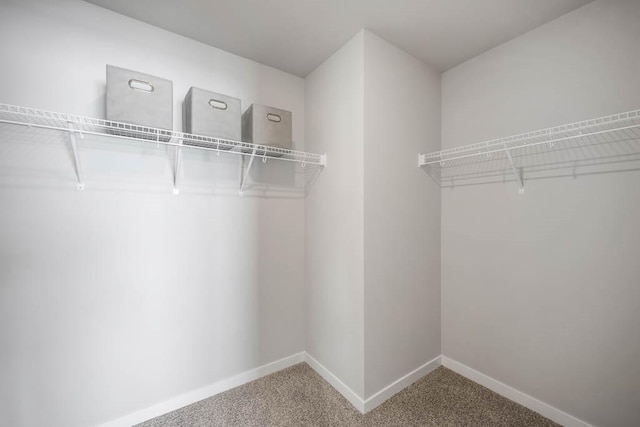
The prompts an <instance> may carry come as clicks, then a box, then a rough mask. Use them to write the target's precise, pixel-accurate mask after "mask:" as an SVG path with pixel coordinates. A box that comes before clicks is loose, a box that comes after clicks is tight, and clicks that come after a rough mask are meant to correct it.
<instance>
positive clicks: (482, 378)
mask: <svg viewBox="0 0 640 427" xmlns="http://www.w3.org/2000/svg"><path fill="white" fill-rule="evenodd" d="M442 364H443V365H444V366H445V367H446V368H449V369H451V370H452V371H454V372H457V373H458V374H460V375H462V376H463V377H466V378H468V379H470V380H471V381H475V382H477V383H478V384H480V385H483V386H485V387H486V388H488V389H489V390H492V391H494V392H496V393H498V394H499V395H501V396H504V397H506V398H507V399H510V400H513V401H514V402H516V403H519V404H521V405H522V406H525V407H527V408H529V409H531V410H532V411H536V412H537V413H539V414H540V415H542V416H544V417H547V418H549V419H550V420H552V421H555V422H556V423H558V424H561V425H563V426H565V427H592V426H591V424H588V423H586V422H584V421H582V420H579V419H578V418H576V417H574V416H572V415H569V414H567V413H566V412H562V411H561V410H559V409H557V408H554V407H553V406H551V405H549V404H546V403H544V402H542V401H540V400H538V399H536V398H535V397H531V396H529V395H528V394H525V393H523V392H521V391H519V390H516V389H515V388H513V387H510V386H508V385H506V384H504V383H502V382H500V381H498V380H495V379H493V378H491V377H490V376H488V375H485V374H483V373H482V372H478V371H476V370H475V369H473V368H470V367H468V366H466V365H463V364H462V363H460V362H456V361H455V360H453V359H450V358H448V357H446V356H442Z"/></svg>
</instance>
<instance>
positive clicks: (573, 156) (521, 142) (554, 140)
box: [418, 110, 640, 193]
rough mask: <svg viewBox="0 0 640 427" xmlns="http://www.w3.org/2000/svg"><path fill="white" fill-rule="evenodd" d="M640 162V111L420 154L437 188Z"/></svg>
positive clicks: (520, 183)
mask: <svg viewBox="0 0 640 427" xmlns="http://www.w3.org/2000/svg"><path fill="white" fill-rule="evenodd" d="M629 160H634V161H636V160H640V110H633V111H628V112H625V113H620V114H614V115H610V116H605V117H599V118H596V119H590V120H583V121H580V122H575V123H570V124H565V125H561V126H555V127H551V128H547V129H542V130H536V131H532V132H526V133H522V134H518V135H513V136H508V137H505V138H498V139H493V140H490V141H484V142H479V143H475V144H471V145H466V146H462V147H456V148H450V149H447V150H442V151H437V152H432V153H427V154H419V155H418V166H420V167H423V166H424V167H426V169H427V172H428V173H429V175H431V177H432V178H433V179H435V180H436V182H437V183H438V184H439V185H440V186H441V187H451V186H456V185H465V184H467V183H487V182H496V181H498V180H499V179H500V177H504V176H506V175H510V176H511V177H513V178H512V179H511V180H515V181H516V182H518V184H519V187H520V193H524V178H526V177H527V175H529V174H531V173H535V172H540V171H544V170H551V169H553V168H560V167H571V166H574V167H575V166H583V165H594V164H598V163H607V162H622V161H629Z"/></svg>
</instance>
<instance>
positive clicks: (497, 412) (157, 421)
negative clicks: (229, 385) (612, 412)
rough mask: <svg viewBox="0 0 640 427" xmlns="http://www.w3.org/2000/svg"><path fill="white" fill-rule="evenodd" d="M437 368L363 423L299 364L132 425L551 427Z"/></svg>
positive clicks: (381, 406) (508, 402) (549, 423)
mask: <svg viewBox="0 0 640 427" xmlns="http://www.w3.org/2000/svg"><path fill="white" fill-rule="evenodd" d="M557 425H558V424H555V423H554V422H552V421H550V420H548V419H546V418H544V417H543V416H542V415H540V414H538V413H536V412H533V411H531V410H529V409H527V408H525V407H524V406H521V405H519V404H517V403H515V402H513V401H511V400H508V399H505V398H504V397H502V396H500V395H498V394H496V393H494V392H492V391H491V390H489V389H487V388H485V387H483V386H481V385H479V384H476V383H474V382H473V381H470V380H468V379H466V378H464V377H462V376H460V375H458V374H456V373H455V372H453V371H451V370H449V369H446V368H444V367H439V368H437V369H436V370H434V371H432V372H431V373H429V374H428V375H426V376H425V377H423V378H422V379H420V380H419V381H417V382H416V383H414V384H413V385H411V386H410V387H408V388H406V389H404V390H403V391H401V392H400V393H398V394H396V395H395V396H393V397H392V398H391V399H389V400H387V401H386V402H384V403H383V404H382V405H380V406H378V407H377V408H375V409H374V410H373V411H371V412H369V413H367V414H366V415H362V414H360V412H358V411H357V410H356V409H355V408H354V407H353V406H351V404H350V403H349V402H348V401H347V400H346V399H345V398H344V397H342V395H341V394H340V393H338V392H337V391H336V390H335V389H334V388H333V387H331V386H330V385H329V384H328V383H327V382H326V381H324V379H322V377H320V375H318V374H317V373H316V372H315V371H314V370H313V369H311V368H310V367H309V365H307V364H306V363H300V364H298V365H295V366H292V367H290V368H287V369H285V370H282V371H279V372H276V373H274V374H271V375H269V376H266V377H264V378H260V379H258V380H256V381H253V382H251V383H248V384H244V385H242V386H240V387H237V388H234V389H232V390H229V391H226V392H224V393H221V394H218V395H216V396H213V397H210V398H208V399H205V400H202V401H200V402H196V403H194V404H192V405H189V406H185V407H184V408H181V409H178V410H177V411H174V412H170V413H168V414H165V415H162V416H160V417H158V418H154V419H152V420H150V421H147V422H145V423H142V424H139V426H142V427H160V426H162V427H165V426H261V427H262V426H265V427H266V426H355V427H370V426H371V427H373V426H439V427H445V426H447V427H448V426H451V427H453V426H474V427H483V426H513V427H516V426H517V427H525V426H557Z"/></svg>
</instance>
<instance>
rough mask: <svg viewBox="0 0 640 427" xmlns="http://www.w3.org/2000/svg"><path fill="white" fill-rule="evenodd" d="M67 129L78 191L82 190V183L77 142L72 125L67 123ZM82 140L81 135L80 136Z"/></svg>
mask: <svg viewBox="0 0 640 427" xmlns="http://www.w3.org/2000/svg"><path fill="white" fill-rule="evenodd" d="M67 127H68V128H69V143H70V145H71V151H72V152H73V163H74V167H75V170H76V179H77V180H78V184H77V186H76V187H77V188H78V190H84V182H83V181H82V170H81V169H80V158H79V157H78V140H77V139H76V129H75V128H74V127H73V123H71V122H68V123H67ZM80 138H82V133H81V134H80Z"/></svg>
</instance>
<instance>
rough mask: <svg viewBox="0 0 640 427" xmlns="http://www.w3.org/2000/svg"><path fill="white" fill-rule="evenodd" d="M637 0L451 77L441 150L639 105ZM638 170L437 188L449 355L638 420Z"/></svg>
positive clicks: (557, 28)
mask: <svg viewBox="0 0 640 427" xmlns="http://www.w3.org/2000/svg"><path fill="white" fill-rule="evenodd" d="M638 22H640V3H639V2H637V1H611V2H607V1H597V2H594V3H592V4H589V5H587V6H585V7H583V8H581V9H578V10H576V11H574V12H572V13H570V14H568V15H565V16H563V17H561V18H559V19H558V20H556V21H553V22H551V23H549V24H547V25H544V26H542V27H540V28H538V29H536V30H534V31H532V32H530V33H527V34H525V35H523V36H521V37H519V38H517V39H515V40H513V41H511V42H508V43H506V44H504V45H502V46H499V47H497V48H495V49H493V50H491V51H489V52H487V53H485V54H483V55H481V56H479V57H477V58H475V59H473V60H471V61H469V62H467V63H464V64H462V65H460V66H458V67H455V68H454V69H452V70H449V71H447V72H445V73H444V74H443V77H442V144H443V148H449V147H453V146H457V145H464V144H468V143H473V142H478V141H482V140H486V139H491V138H496V137H501V136H508V135H510V134H514V133H519V132H523V131H528V130H535V129H538V128H544V127H548V126H551V125H557V124H563V123H566V122H571V121H576V120H582V119H587V118H590V117H598V116H602V115H608V114H613V113H617V112H623V111H627V110H631V109H636V108H639V107H640V81H639V80H638V76H639V75H640V56H639V55H638V54H637V52H638V46H637V42H638V40H640V25H639V24H638ZM639 184H640V172H638V171H637V170H636V171H631V172H616V173H611V174H598V175H580V174H578V176H577V177H576V178H573V177H569V178H554V179H547V180H526V177H525V188H526V194H525V195H522V196H520V195H518V194H517V187H516V185H515V184H514V183H507V184H490V185H481V186H468V187H456V188H455V189H453V190H452V189H443V191H442V310H443V354H444V355H445V356H449V357H451V358H453V359H455V360H457V361H459V362H462V363H464V364H466V365H468V366H470V367H472V368H474V369H476V370H478V371H480V372H482V373H484V374H487V375H489V376H491V377H493V378H495V379H497V380H499V381H502V382H504V383H506V384H508V385H510V386H512V387H515V388H516V389H519V390H521V391H523V392H525V393H527V394H529V395H532V396H533V397H536V398H538V399H540V400H542V401H544V402H546V403H548V404H551V405H552V406H555V407H556V408H559V409H561V410H563V411H566V412H568V413H570V414H572V415H574V416H576V417H578V418H580V419H583V420H585V421H587V422H589V423H593V424H595V425H601V426H633V425H637V423H638V420H640V395H639V394H638V386H639V385H640V369H639V368H638V360H640V341H639V340H638V329H639V327H640V320H639V317H638V312H640V287H639V286H638V284H639V283H640V267H639V264H638V262H637V254H638V253H640V225H639V223H638V220H637V218H638V217H640V203H639V201H640V190H639V189H640V185H639Z"/></svg>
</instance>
